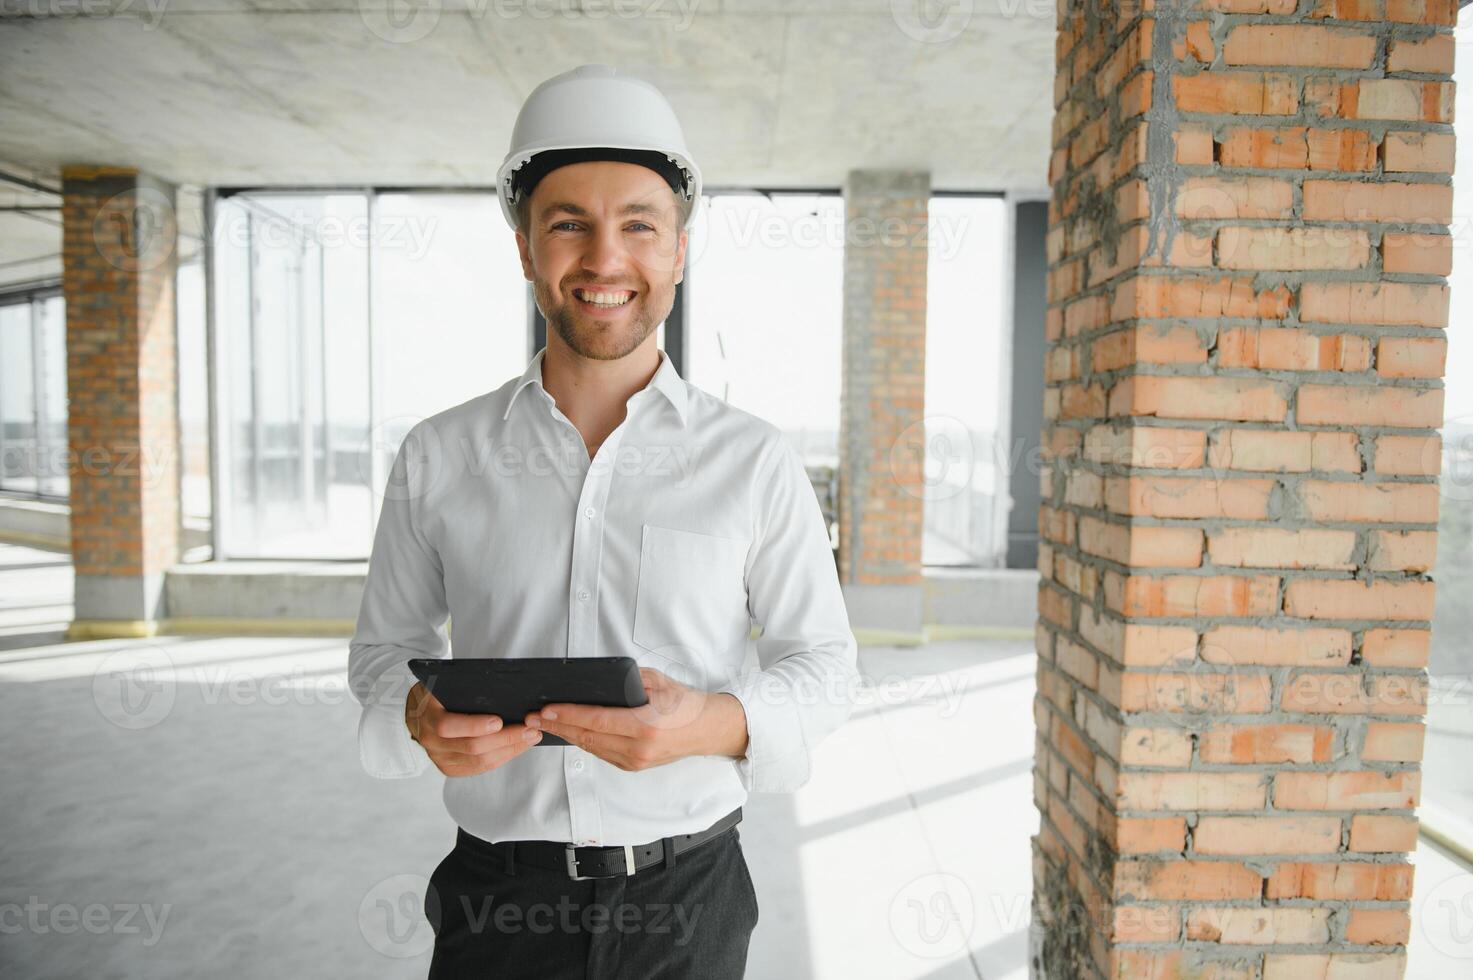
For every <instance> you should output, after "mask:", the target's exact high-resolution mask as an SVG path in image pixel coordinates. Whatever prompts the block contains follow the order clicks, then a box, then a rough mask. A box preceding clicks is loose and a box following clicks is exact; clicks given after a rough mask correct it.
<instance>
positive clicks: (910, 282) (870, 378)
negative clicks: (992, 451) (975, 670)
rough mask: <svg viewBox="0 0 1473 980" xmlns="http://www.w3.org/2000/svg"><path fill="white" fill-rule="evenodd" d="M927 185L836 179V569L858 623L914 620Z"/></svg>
mask: <svg viewBox="0 0 1473 980" xmlns="http://www.w3.org/2000/svg"><path fill="white" fill-rule="evenodd" d="M930 193H931V182H930V175H929V174H928V173H926V172H924V171H906V170H897V171H890V170H858V171H853V172H851V173H850V174H849V175H848V177H847V179H846V180H845V184H844V210H845V224H844V227H845V247H844V312H843V318H844V346H843V384H842V412H841V420H840V432H839V446H840V452H839V459H840V463H839V467H840V468H839V500H840V505H839V577H840V579H841V581H842V582H843V583H844V584H845V587H846V596H848V597H849V598H850V599H853V600H856V601H852V602H851V603H850V612H851V616H853V617H855V622H856V624H857V625H860V626H865V625H867V624H868V623H869V622H870V621H871V620H873V622H874V623H875V624H877V625H878V624H884V625H885V626H887V627H892V628H893V627H898V628H899V629H898V631H899V632H918V631H919V629H920V626H921V623H920V615H921V599H922V597H921V593H920V587H921V526H922V519H923V516H924V514H923V511H922V504H923V500H922V495H923V490H924V487H923V477H924V472H923V469H922V466H921V463H922V460H923V459H924V456H923V452H924V426H923V424H922V419H923V416H924V412H925V388H926V255H927V216H928V214H929V204H930ZM866 587H871V588H870V591H868V592H867V593H866V592H864V591H863V590H864V589H865V588H866Z"/></svg>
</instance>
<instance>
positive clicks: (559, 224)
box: [552, 221, 577, 229]
mask: <svg viewBox="0 0 1473 980" xmlns="http://www.w3.org/2000/svg"><path fill="white" fill-rule="evenodd" d="M564 225H571V226H572V227H575V228H576V227H577V222H575V221H559V222H558V223H557V224H555V225H553V226H552V227H553V228H554V229H557V228H561V227H563V226H564Z"/></svg>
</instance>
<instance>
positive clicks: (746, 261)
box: [685, 191, 844, 467]
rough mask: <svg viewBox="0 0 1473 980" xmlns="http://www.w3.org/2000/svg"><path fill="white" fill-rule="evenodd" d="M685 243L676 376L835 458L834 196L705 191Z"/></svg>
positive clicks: (837, 317) (813, 453) (839, 307)
mask: <svg viewBox="0 0 1473 980" xmlns="http://www.w3.org/2000/svg"><path fill="white" fill-rule="evenodd" d="M708 201H709V205H708V208H707V211H706V213H705V215H704V216H703V217H702V218H700V219H699V220H698V221H697V222H696V226H695V228H694V229H693V231H692V234H691V238H690V243H689V244H688V245H687V246H686V281H687V282H688V283H689V284H690V298H689V300H688V301H687V312H688V319H687V325H686V334H687V336H686V358H685V367H686V370H685V376H686V378H687V379H688V380H689V381H690V382H691V383H692V384H694V385H695V386H696V387H698V388H701V389H703V390H704V391H708V392H710V393H711V394H713V395H716V396H717V397H719V398H723V399H725V400H726V401H727V402H728V403H730V404H732V405H735V406H736V407H737V408H740V409H743V410H745V411H748V412H751V413H752V414H753V415H757V416H759V417H761V418H764V419H766V420H767V421H769V422H771V423H772V424H773V425H775V426H777V427H778V428H779V429H781V430H782V431H783V433H784V434H785V435H786V436H787V437H788V439H789V440H790V441H791V442H792V444H793V447H794V448H795V449H797V450H798V451H799V453H800V454H801V455H802V456H803V459H804V461H805V462H806V463H808V464H810V466H828V467H833V466H837V465H838V453H839V391H840V372H841V370H842V358H843V354H842V350H843V347H842V338H843V319H842V318H843V297H844V229H843V223H844V202H843V199H842V198H841V197H839V196H838V195H837V194H773V195H771V196H767V195H763V194H757V193H736V192H721V191H716V192H712V193H711V194H710V195H709V196H708Z"/></svg>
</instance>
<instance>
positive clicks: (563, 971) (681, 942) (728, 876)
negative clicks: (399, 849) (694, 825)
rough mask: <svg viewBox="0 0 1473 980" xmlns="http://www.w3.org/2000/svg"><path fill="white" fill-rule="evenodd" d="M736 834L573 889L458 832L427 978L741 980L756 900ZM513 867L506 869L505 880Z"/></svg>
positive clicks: (432, 892)
mask: <svg viewBox="0 0 1473 980" xmlns="http://www.w3.org/2000/svg"><path fill="white" fill-rule="evenodd" d="M739 830H740V827H739V826H738V827H732V828H731V829H729V830H727V831H725V832H724V833H722V834H720V835H719V836H717V837H713V838H712V839H711V840H708V841H706V842H705V843H703V844H701V845H700V846H698V847H696V848H695V849H693V850H690V851H684V852H682V853H681V854H680V855H678V856H677V857H676V859H675V866H674V867H673V868H672V867H667V866H666V865H664V864H661V865H659V866H658V867H654V868H647V869H646V870H644V871H640V872H637V873H636V874H634V875H633V876H632V877H628V876H622V875H621V876H619V877H616V878H597V879H591V880H587V881H574V880H572V879H571V878H569V877H568V876H567V874H566V873H565V872H562V871H554V870H551V869H547V868H534V867H530V866H528V865H526V864H521V863H518V862H516V861H515V858H514V857H513V861H512V866H511V867H510V868H508V866H507V861H506V858H505V857H504V855H502V854H499V853H497V852H496V851H493V850H489V849H488V847H487V845H486V842H485V841H482V840H480V839H479V838H476V837H473V836H472V835H470V834H467V833H465V832H464V831H461V832H460V833H459V834H458V835H457V838H456V845H455V848H454V849H453V850H452V851H451V852H450V854H448V855H447V856H446V857H445V859H444V860H443V861H441V862H440V864H439V866H438V867H436V868H435V871H434V873H433V874H432V875H431V876H430V885H429V889H428V890H427V891H426V894H425V915H426V916H427V917H428V918H429V921H430V924H431V925H432V926H433V927H434V930H435V952H434V957H433V959H432V960H431V962H430V973H429V976H430V980H468V978H476V980H521V978H526V980H606V978H625V977H627V978H630V980H635V978H639V980H644V978H649V980H686V978H700V980H706V978H710V980H741V978H742V975H743V973H744V972H745V969H746V963H747V946H748V943H749V942H750V940H751V937H752V930H753V929H754V928H755V927H756V925H757V893H756V892H755V891H754V890H753V887H752V876H751V874H750V873H749V872H748V870H747V861H746V858H745V857H744V856H743V854H742V847H741V836H740V834H739V833H738V831H739ZM509 871H510V873H508V872H509Z"/></svg>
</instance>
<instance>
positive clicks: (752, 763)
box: [717, 670, 810, 793]
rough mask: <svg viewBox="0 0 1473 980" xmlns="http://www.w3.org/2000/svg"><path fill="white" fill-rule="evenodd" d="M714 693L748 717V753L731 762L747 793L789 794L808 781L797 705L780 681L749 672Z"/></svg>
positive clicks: (806, 750) (808, 767) (767, 674)
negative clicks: (729, 698) (732, 701)
mask: <svg viewBox="0 0 1473 980" xmlns="http://www.w3.org/2000/svg"><path fill="white" fill-rule="evenodd" d="M717 693H722V694H730V695H732V696H734V697H735V698H736V699H737V700H738V701H740V702H741V703H742V710H743V711H745V712H746V715H747V754H746V755H745V756H743V757H742V758H740V759H737V760H735V761H736V771H737V776H738V777H739V778H740V779H741V781H742V786H743V787H744V788H745V789H746V790H747V792H748V793H791V792H793V791H794V790H796V789H798V788H799V787H801V786H802V785H803V784H804V783H806V782H808V777H809V769H810V763H809V750H808V744H807V742H806V741H805V740H804V738H803V724H802V720H801V717H800V715H799V711H800V708H801V706H800V705H799V704H798V703H797V700H796V699H795V698H794V697H793V696H792V694H791V692H790V691H789V690H788V687H787V685H785V684H784V683H783V682H782V680H781V679H780V678H778V677H774V676H773V675H772V674H769V673H766V672H765V671H760V670H759V671H753V672H752V673H749V674H744V675H742V676H741V677H739V678H737V679H736V680H735V681H733V682H732V683H730V684H727V685H726V686H724V687H722V688H721V689H720V690H719V691H718V692H717Z"/></svg>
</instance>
